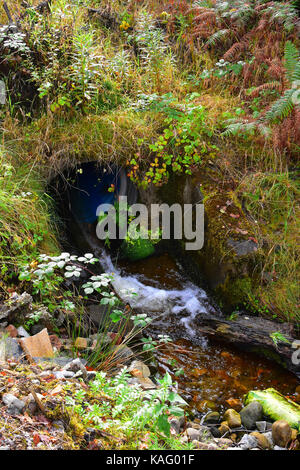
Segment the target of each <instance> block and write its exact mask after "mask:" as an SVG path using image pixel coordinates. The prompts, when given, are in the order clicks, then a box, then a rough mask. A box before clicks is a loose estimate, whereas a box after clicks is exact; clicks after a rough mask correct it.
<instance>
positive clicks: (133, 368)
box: [128, 361, 150, 378]
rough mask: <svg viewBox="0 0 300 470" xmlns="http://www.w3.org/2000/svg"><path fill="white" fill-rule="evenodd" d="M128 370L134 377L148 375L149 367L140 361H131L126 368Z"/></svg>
mask: <svg viewBox="0 0 300 470" xmlns="http://www.w3.org/2000/svg"><path fill="white" fill-rule="evenodd" d="M128 372H130V374H131V375H133V376H134V377H144V378H146V377H150V369H149V367H148V366H146V364H144V363H143V362H142V361H133V362H132V363H131V364H130V366H129V368H128Z"/></svg>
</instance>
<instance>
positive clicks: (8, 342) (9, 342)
mask: <svg viewBox="0 0 300 470" xmlns="http://www.w3.org/2000/svg"><path fill="white" fill-rule="evenodd" d="M23 355H24V353H23V350H22V348H21V346H20V345H19V343H18V340H17V339H16V338H11V337H10V336H2V338H0V360H1V361H5V360H7V359H20V358H21V357H22V356H23Z"/></svg>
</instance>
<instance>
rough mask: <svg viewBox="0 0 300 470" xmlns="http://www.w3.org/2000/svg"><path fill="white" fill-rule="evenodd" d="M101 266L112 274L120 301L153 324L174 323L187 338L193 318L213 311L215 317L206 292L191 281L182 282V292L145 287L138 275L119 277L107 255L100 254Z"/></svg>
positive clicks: (192, 332)
mask: <svg viewBox="0 0 300 470" xmlns="http://www.w3.org/2000/svg"><path fill="white" fill-rule="evenodd" d="M101 264H102V267H103V269H104V271H106V272H108V273H113V276H114V280H113V282H112V285H113V287H114V289H115V291H116V293H117V294H118V295H119V296H120V298H121V299H122V300H123V301H124V302H126V303H129V305H130V306H131V307H132V308H133V309H134V310H135V311H140V312H143V313H147V314H148V315H149V316H151V317H152V318H154V319H155V323H156V324H164V325H166V323H169V322H172V321H173V322H174V320H175V321H176V324H177V327H178V328H179V329H181V330H182V327H183V328H184V330H185V332H186V334H187V336H188V337H194V336H195V332H194V328H193V320H194V319H195V318H196V316H197V315H198V314H200V315H202V316H203V315H205V314H206V313H208V312H210V313H212V311H213V313H215V314H217V312H216V311H215V309H214V308H213V307H212V305H211V304H210V301H209V298H208V296H207V294H206V292H205V291H204V290H203V289H201V288H200V287H197V286H195V285H194V284H192V283H191V282H186V281H183V284H182V289H171V290H167V289H159V288H157V287H152V286H149V285H146V284H144V283H143V282H141V281H140V280H139V279H138V276H137V275H128V274H125V275H124V274H122V275H121V273H120V270H119V269H118V268H116V267H115V266H114V264H113V262H112V259H111V257H110V256H109V255H108V254H107V253H103V254H102V256H101ZM133 293H135V294H137V295H132V294H133Z"/></svg>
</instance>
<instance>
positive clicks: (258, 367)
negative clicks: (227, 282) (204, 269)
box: [101, 253, 300, 416]
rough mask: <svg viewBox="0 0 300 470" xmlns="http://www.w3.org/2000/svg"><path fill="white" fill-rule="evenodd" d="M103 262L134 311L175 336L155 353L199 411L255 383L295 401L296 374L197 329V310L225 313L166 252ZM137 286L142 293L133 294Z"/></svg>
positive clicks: (104, 258) (237, 396)
mask: <svg viewBox="0 0 300 470" xmlns="http://www.w3.org/2000/svg"><path fill="white" fill-rule="evenodd" d="M101 263H102V265H103V268H104V269H105V271H107V272H112V273H114V282H113V285H114V289H115V290H116V292H117V293H118V294H119V295H120V297H121V298H122V299H123V300H124V301H126V302H128V303H129V304H130V305H131V306H132V307H133V308H134V309H135V311H138V312H143V313H147V314H148V315H149V316H151V317H152V318H153V323H152V325H151V327H150V333H151V334H152V335H154V336H155V335H157V334H168V335H169V336H170V337H171V338H172V339H173V341H174V343H172V344H171V345H167V346H166V347H164V348H163V349H161V350H159V351H158V352H157V354H156V357H157V361H158V369H159V372H161V373H165V372H166V371H168V372H169V373H170V374H171V376H172V378H173V380H176V381H177V383H178V389H179V391H180V393H181V394H182V395H183V396H184V397H185V399H186V400H187V401H188V402H189V404H190V408H191V410H193V412H194V414H195V415H198V414H199V416H201V415H203V413H205V412H207V411H209V410H219V411H220V410H222V409H223V408H224V406H227V407H228V405H229V404H230V401H229V402H228V400H231V399H238V400H242V398H243V395H244V394H245V393H247V392H248V391H249V390H251V389H264V388H268V387H274V388H276V389H277V390H279V391H280V392H281V393H283V394H284V395H286V396H289V397H290V398H291V399H293V400H294V401H297V402H300V394H299V393H296V387H297V385H298V381H297V379H296V377H295V376H293V375H292V374H291V373H289V372H287V371H285V370H284V369H283V368H281V367H280V366H277V365H276V364H274V363H273V362H271V361H268V360H265V359H262V358H261V357H258V356H257V355H254V354H251V353H248V352H241V351H237V350H234V349H232V348H230V347H228V346H227V345H224V344H218V343H216V342H212V341H211V340H209V339H208V338H206V337H205V336H203V335H199V333H196V332H195V331H196V330H195V327H194V326H195V325H194V323H193V322H194V319H195V317H196V316H197V315H198V314H201V315H205V313H208V312H209V313H210V314H214V315H222V314H221V312H220V311H219V310H218V308H217V307H215V306H214V305H213V303H212V301H211V299H210V298H209V296H208V295H207V293H206V292H205V291H204V290H203V289H201V288H200V287H197V286H196V285H194V284H193V283H191V282H190V281H189V280H188V279H187V278H186V276H185V274H184V272H183V270H182V269H181V266H180V265H179V264H178V263H177V262H176V261H174V260H173V259H172V258H171V257H170V256H169V255H168V254H167V253H165V254H163V255H160V256H154V257H151V258H148V259H145V260H143V261H138V262H134V263H128V262H124V261H123V262H117V261H114V262H113V261H112V258H111V256H110V255H108V254H107V253H106V254H103V256H101ZM132 292H134V293H136V294H137V296H132V295H131V293H132Z"/></svg>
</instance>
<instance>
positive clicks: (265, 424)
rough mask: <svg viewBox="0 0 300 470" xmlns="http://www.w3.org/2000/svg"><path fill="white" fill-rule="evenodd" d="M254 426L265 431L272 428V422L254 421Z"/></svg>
mask: <svg viewBox="0 0 300 470" xmlns="http://www.w3.org/2000/svg"><path fill="white" fill-rule="evenodd" d="M255 426H256V427H257V429H258V430H259V431H260V432H266V431H270V430H271V429H272V423H268V421H256V423H255Z"/></svg>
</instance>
